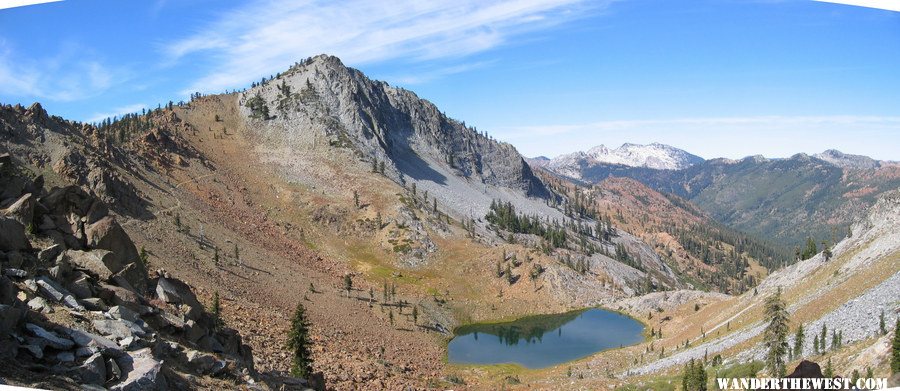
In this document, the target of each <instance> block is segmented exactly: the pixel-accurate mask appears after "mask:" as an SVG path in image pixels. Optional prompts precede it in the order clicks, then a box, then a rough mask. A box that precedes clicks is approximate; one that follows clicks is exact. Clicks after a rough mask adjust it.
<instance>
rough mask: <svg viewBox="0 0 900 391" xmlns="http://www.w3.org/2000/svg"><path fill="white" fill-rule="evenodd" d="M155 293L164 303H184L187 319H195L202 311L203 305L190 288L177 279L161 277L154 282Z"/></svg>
mask: <svg viewBox="0 0 900 391" xmlns="http://www.w3.org/2000/svg"><path fill="white" fill-rule="evenodd" d="M156 295H157V296H158V297H159V298H160V300H163V301H165V302H166V303H172V304H184V305H186V306H187V307H188V308H186V311H185V315H186V316H187V318H188V319H194V320H196V319H197V318H198V317H199V316H200V315H201V314H202V313H203V305H201V304H200V301H198V300H197V296H196V295H194V292H192V291H191V288H190V287H189V286H188V285H187V284H185V283H184V282H181V281H179V280H177V279H174V278H165V277H161V278H160V279H159V281H158V282H157V284H156Z"/></svg>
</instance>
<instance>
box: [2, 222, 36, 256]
mask: <svg viewBox="0 0 900 391" xmlns="http://www.w3.org/2000/svg"><path fill="white" fill-rule="evenodd" d="M28 249H31V243H29V242H28V237H27V236H25V226H24V225H22V223H20V222H18V221H16V220H15V219H13V218H10V217H0V251H22V250H28Z"/></svg>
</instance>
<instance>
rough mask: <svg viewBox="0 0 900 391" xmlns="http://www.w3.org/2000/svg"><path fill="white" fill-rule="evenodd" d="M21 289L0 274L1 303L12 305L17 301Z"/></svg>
mask: <svg viewBox="0 0 900 391" xmlns="http://www.w3.org/2000/svg"><path fill="white" fill-rule="evenodd" d="M18 291H19V289H18V288H16V286H15V284H13V282H12V281H10V280H9V279H8V278H6V277H4V276H0V304H7V305H11V304H13V303H15V302H16V300H17V298H16V294H17V293H18Z"/></svg>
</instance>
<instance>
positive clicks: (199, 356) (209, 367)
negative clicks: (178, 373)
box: [185, 350, 228, 375]
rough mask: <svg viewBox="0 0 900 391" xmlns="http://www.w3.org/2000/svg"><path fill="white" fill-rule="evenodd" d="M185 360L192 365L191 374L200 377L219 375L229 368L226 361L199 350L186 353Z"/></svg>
mask: <svg viewBox="0 0 900 391" xmlns="http://www.w3.org/2000/svg"><path fill="white" fill-rule="evenodd" d="M185 360H186V361H187V363H188V364H189V365H190V367H191V372H193V373H196V374H199V375H217V374H219V373H221V372H222V371H223V370H225V368H226V367H227V366H228V364H227V363H226V362H225V361H224V360H219V359H218V358H217V357H216V356H214V355H212V354H208V353H203V352H200V351H197V350H189V351H188V352H186V353H185Z"/></svg>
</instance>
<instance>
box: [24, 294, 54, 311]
mask: <svg viewBox="0 0 900 391" xmlns="http://www.w3.org/2000/svg"><path fill="white" fill-rule="evenodd" d="M28 308H30V309H31V310H32V311H35V312H41V313H44V314H49V313H51V312H53V308H52V307H50V303H48V302H47V300H46V299H44V298H43V297H40V296H38V297H35V298H33V299H31V300H29V301H28Z"/></svg>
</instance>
